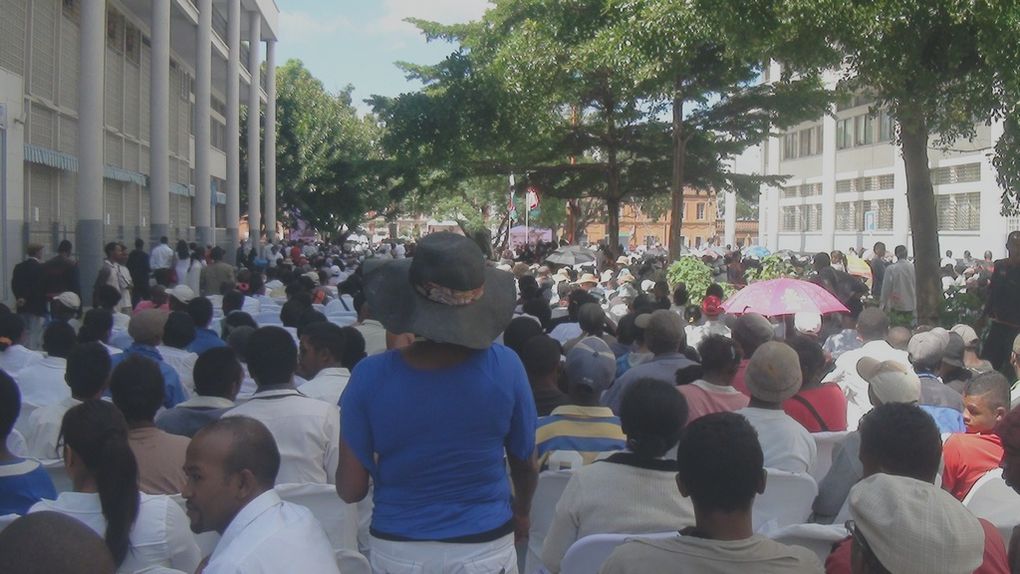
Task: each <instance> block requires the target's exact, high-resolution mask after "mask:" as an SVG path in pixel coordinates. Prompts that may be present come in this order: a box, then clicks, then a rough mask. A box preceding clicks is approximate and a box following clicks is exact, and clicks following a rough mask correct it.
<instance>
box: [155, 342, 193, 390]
mask: <svg viewBox="0 0 1020 574" xmlns="http://www.w3.org/2000/svg"><path fill="white" fill-rule="evenodd" d="M156 350H157V351H159V354H160V355H162V356H163V361H164V362H165V363H166V364H168V365H170V366H171V367H173V369H174V370H175V371H177V376H179V377H180V378H181V384H182V385H184V388H185V389H187V390H188V394H192V395H193V394H195V373H194V371H195V361H197V360H198V355H197V354H195V353H192V352H191V351H187V350H184V349H178V348H177V347H169V346H167V345H159V346H157V347H156Z"/></svg>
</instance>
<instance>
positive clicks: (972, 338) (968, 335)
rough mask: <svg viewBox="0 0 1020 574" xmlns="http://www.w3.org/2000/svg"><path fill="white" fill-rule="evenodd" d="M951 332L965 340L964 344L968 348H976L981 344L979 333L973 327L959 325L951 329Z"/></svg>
mask: <svg viewBox="0 0 1020 574" xmlns="http://www.w3.org/2000/svg"><path fill="white" fill-rule="evenodd" d="M950 331H951V332H953V333H956V334H957V335H959V336H960V337H961V338H962V339H963V344H964V346H966V347H975V346H977V344H978V343H979V342H980V339H978V335H977V331H975V330H974V327H971V326H970V325H964V324H963V323H958V324H956V325H953V328H952V329H950Z"/></svg>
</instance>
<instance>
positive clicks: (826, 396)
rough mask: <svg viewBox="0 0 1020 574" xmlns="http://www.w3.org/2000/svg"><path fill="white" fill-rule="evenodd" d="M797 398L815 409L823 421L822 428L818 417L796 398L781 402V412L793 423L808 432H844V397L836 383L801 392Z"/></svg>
mask: <svg viewBox="0 0 1020 574" xmlns="http://www.w3.org/2000/svg"><path fill="white" fill-rule="evenodd" d="M797 397H800V398H801V399H804V400H805V401H807V402H808V403H810V404H811V406H812V407H814V408H815V411H817V412H818V415H819V416H820V417H821V418H822V420H823V421H825V426H827V427H828V428H822V425H821V423H820V422H819V421H818V417H816V416H815V415H814V413H812V412H811V410H810V409H809V408H807V407H806V406H805V405H804V403H803V402H801V401H800V400H798V399H797V398H791V399H787V400H786V401H784V402H783V410H784V411H786V414H788V415H790V416H791V417H792V418H793V419H794V420H795V421H797V422H799V423H800V424H802V425H803V426H804V428H806V429H807V431H808V432H825V431H830V432H835V431H845V430H846V395H844V394H843V389H840V388H839V385H837V384H836V383H825V384H823V385H821V386H819V387H815V388H813V389H807V390H802V391H801V392H799V393H797Z"/></svg>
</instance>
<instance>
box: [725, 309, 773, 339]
mask: <svg viewBox="0 0 1020 574" xmlns="http://www.w3.org/2000/svg"><path fill="white" fill-rule="evenodd" d="M732 329H733V338H735V339H740V340H742V341H754V342H765V341H771V340H772V338H773V337H774V336H775V333H776V331H775V329H774V328H773V327H772V323H769V320H768V319H766V318H765V317H764V316H763V315H761V314H759V313H744V314H743V315H741V316H740V317H738V318H737V320H736V321H735V322H734V323H733V327H732Z"/></svg>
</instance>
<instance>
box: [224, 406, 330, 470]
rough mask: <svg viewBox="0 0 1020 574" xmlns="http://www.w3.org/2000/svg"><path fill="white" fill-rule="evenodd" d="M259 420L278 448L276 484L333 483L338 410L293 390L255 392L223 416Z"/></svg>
mask: <svg viewBox="0 0 1020 574" xmlns="http://www.w3.org/2000/svg"><path fill="white" fill-rule="evenodd" d="M238 415H244V416H248V417H251V418H253V419H256V420H258V421H261V422H262V424H264V425H266V427H267V428H268V429H269V432H271V433H273V438H274V439H276V446H277V447H278V448H279V449H280V473H279V475H278V476H277V477H276V482H277V483H280V484H282V483H287V482H299V483H305V482H315V483H318V484H334V483H335V480H336V467H337V465H338V464H339V463H340V409H339V408H338V407H337V405H336V403H333V404H329V403H327V402H325V401H320V400H318V399H313V398H309V397H306V396H304V395H302V394H301V393H299V392H298V391H297V390H296V389H280V390H269V391H257V392H256V393H255V394H254V395H252V396H251V398H250V399H249V400H248V402H246V403H244V404H243V405H239V406H238V407H236V408H234V409H231V410H229V411H227V412H226V413H224V415H223V416H224V417H230V416H238Z"/></svg>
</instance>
